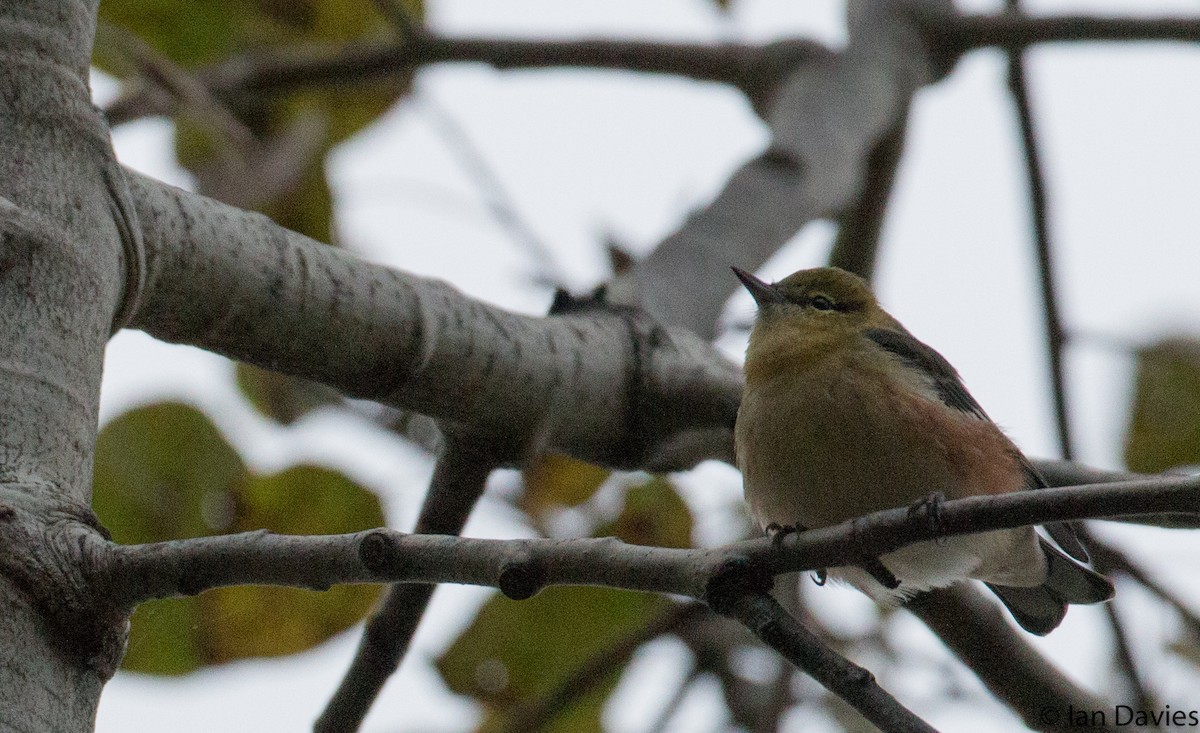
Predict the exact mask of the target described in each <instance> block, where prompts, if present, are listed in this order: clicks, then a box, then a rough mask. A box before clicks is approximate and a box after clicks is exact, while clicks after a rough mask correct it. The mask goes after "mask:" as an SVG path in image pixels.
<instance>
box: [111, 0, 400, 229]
mask: <svg viewBox="0 0 1200 733" xmlns="http://www.w3.org/2000/svg"><path fill="white" fill-rule="evenodd" d="M404 4H405V7H406V9H407V11H408V12H409V13H410V14H411V15H412V17H413V19H414V20H415V21H418V22H419V20H420V18H421V16H422V12H423V8H422V6H421V4H420V3H419V2H412V1H409V2H405V3H404ZM100 19H101V20H102V21H103V22H105V23H108V24H111V25H113V26H115V27H118V28H121V29H124V30H127V31H129V32H131V33H133V34H134V35H136V36H137V37H139V38H141V39H142V40H144V41H146V42H147V43H149V44H150V46H151V47H152V48H153V49H155V50H156V51H157V52H158V53H159V54H161V55H162V56H163V57H164V58H165V59H169V60H170V63H172V64H175V65H177V66H179V67H182V68H183V69H195V68H198V67H201V66H206V65H212V64H217V63H219V62H221V61H222V60H224V59H226V58H227V57H229V56H232V55H239V54H240V55H247V54H250V55H252V54H253V53H254V52H262V51H263V50H264V49H266V50H269V49H272V48H284V47H286V48H289V49H294V48H297V47H310V48H312V49H314V52H318V51H320V50H322V49H324V50H328V49H329V48H330V47H340V46H343V45H347V44H351V43H355V42H359V41H363V40H364V39H367V40H370V39H373V40H378V39H380V38H385V37H387V36H388V35H389V34H390V33H392V29H390V28H389V27H388V25H387V23H386V21H385V20H384V18H383V17H382V16H381V15H380V14H379V12H378V10H377V9H376V7H375V5H374V3H372V2H369V1H367V0H190V2H189V1H187V0H105V2H103V3H102V4H101V6H100ZM126 51H127V49H124V48H122V47H121V45H120V43H119V42H117V41H116V40H115V39H114V37H113V36H112V35H111V34H100V35H99V36H98V37H97V46H96V52H95V59H94V60H95V63H96V65H97V66H99V67H100V68H101V69H103V70H104V71H106V72H108V73H110V74H113V75H115V76H117V77H118V78H122V79H123V80H125V81H134V80H135V79H134V77H136V76H137V73H138V72H137V71H136V68H137V64H131V63H129V60H128V59H126V58H125V56H126ZM410 82H411V77H410V76H409V77H402V76H392V77H389V78H380V79H376V80H372V81H370V82H359V83H355V84H353V85H337V84H330V85H323V86H322V87H321V88H310V89H293V90H288V91H286V92H280V93H259V94H245V95H241V96H239V97H237V98H236V99H222V100H219V103H220V104H222V105H224V106H225V107H227V108H228V111H229V112H231V113H232V115H233V117H235V118H236V119H237V120H238V121H240V123H241V124H242V125H244V126H245V128H246V129H247V130H248V131H249V132H250V133H251V134H252V135H253V138H254V139H255V140H257V141H258V142H259V143H260V144H261V146H262V151H260V152H261V153H262V154H255V151H249V150H245V149H244V148H239V146H238V145H237V144H235V140H233V139H231V135H230V133H229V131H228V130H227V129H224V128H223V127H222V126H221V125H219V124H214V122H213V115H211V114H206V113H205V111H204V110H197V109H194V108H191V109H189V104H190V105H192V106H193V107H194V106H195V100H190V101H189V100H176V101H177V102H178V107H179V110H178V115H177V118H178V119H177V122H178V125H177V127H176V153H177V155H178V157H179V161H180V163H181V164H182V165H183V166H184V167H185V168H187V169H188V170H190V171H192V172H193V173H194V174H195V175H196V177H197V180H198V181H199V182H200V184H201V189H202V190H201V192H202V193H206V194H209V195H213V196H215V197H217V198H220V199H222V200H225V201H226V202H228V203H231V204H234V205H238V206H243V207H252V208H255V209H257V210H259V211H262V212H263V213H265V214H267V215H268V216H270V217H272V218H273V219H275V221H277V222H278V223H280V224H282V225H283V226H285V227H288V228H289V229H293V230H295V231H298V232H300V233H302V234H306V235H308V236H310V237H312V238H314V239H317V240H319V241H322V242H330V241H332V240H333V238H334V232H335V228H334V225H333V202H332V198H331V196H330V192H329V186H328V182H327V179H326V175H325V168H324V161H325V156H326V155H327V153H328V152H329V150H330V149H331V148H332V147H333V146H334V145H336V144H337V143H339V142H341V141H343V140H345V139H346V138H348V137H350V136H351V135H353V134H354V133H356V132H358V131H359V130H361V129H363V128H364V127H366V126H367V125H369V124H370V123H371V122H373V121H374V120H375V119H377V118H378V117H379V116H380V115H381V114H383V113H384V112H385V111H387V110H388V109H389V108H391V106H392V105H393V104H394V103H395V102H396V100H397V99H398V98H399V97H400V96H401V95H403V94H404V93H406V92H407V90H408V88H409V84H410ZM302 120H318V121H319V130H320V134H319V136H317V137H315V139H308V138H313V135H314V134H315V133H313V132H312V131H311V130H310V131H309V132H308V133H307V135H306V136H303V137H305V139H306V142H305V144H302V145H301V144H295V142H294V141H293V140H292V138H293V137H295V132H296V130H297V128H298V124H299V122H300V121H302ZM233 158H237V161H236V164H235V163H234V161H233ZM293 169H294V170H293Z"/></svg>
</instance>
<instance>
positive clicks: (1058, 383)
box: [1005, 0, 1157, 710]
mask: <svg viewBox="0 0 1200 733" xmlns="http://www.w3.org/2000/svg"><path fill="white" fill-rule="evenodd" d="M1005 8H1006V10H1007V16H1006V17H1010V18H1015V17H1020V16H1021V11H1020V2H1019V0H1005ZM1024 53H1025V52H1024V49H1021V48H1011V47H1010V48H1009V49H1008V89H1009V92H1010V93H1011V94H1012V97H1013V102H1014V104H1015V106H1016V113H1017V122H1018V129H1019V131H1020V137H1021V147H1022V149H1023V150H1024V153H1025V156H1024V158H1025V176H1026V181H1027V184H1028V187H1029V204H1030V209H1031V214H1032V219H1033V233H1034V248H1035V251H1036V255H1037V264H1038V284H1039V290H1040V294H1041V298H1042V314H1043V319H1044V323H1043V325H1044V328H1045V330H1046V358H1047V361H1048V363H1049V367H1050V384H1051V393H1052V395H1053V404H1054V424H1055V427H1056V429H1057V433H1058V450H1059V454H1060V455H1061V456H1062V457H1063V459H1065V460H1068V461H1070V460H1072V459H1074V457H1075V456H1074V450H1073V441H1072V437H1071V422H1070V411H1069V409H1068V405H1067V380H1066V370H1065V367H1064V364H1063V360H1064V352H1065V350H1066V347H1067V332H1066V328H1065V327H1064V326H1063V322H1062V315H1061V313H1060V311H1059V306H1058V299H1057V288H1056V287H1055V280H1054V261H1053V257H1052V251H1051V244H1050V221H1049V218H1050V217H1049V204H1048V194H1047V191H1046V174H1045V170H1044V165H1043V163H1042V159H1041V153H1040V152H1039V149H1038V141H1037V131H1036V129H1035V128H1034V121H1033V105H1032V103H1031V102H1030V99H1029V81H1028V78H1027V75H1026V71H1025V58H1024ZM1117 603H1118V601H1116V600H1113V601H1112V602H1111V603H1108V604H1105V607H1104V612H1105V618H1106V619H1107V621H1108V626H1109V629H1111V631H1112V637H1113V647H1114V649H1113V651H1114V657H1115V660H1116V667H1117V669H1118V671H1119V672H1120V674H1121V676H1122V677H1124V678H1125V680H1126V682H1127V684H1128V686H1129V688H1130V689H1131V690H1132V693H1133V695H1132V698H1133V702H1135V703H1136V704H1137V706H1138V709H1139V710H1154V709H1156V708H1157V706H1156V705H1155V704H1154V700H1153V696H1152V695H1151V694H1150V692H1149V691H1148V689H1147V687H1146V685H1145V680H1144V679H1143V677H1142V674H1141V673H1140V671H1139V670H1138V668H1137V660H1136V659H1135V658H1134V656H1133V651H1132V649H1130V646H1129V637H1128V634H1126V632H1125V627H1124V625H1123V624H1122V622H1121V617H1120V615H1119V614H1118V613H1117Z"/></svg>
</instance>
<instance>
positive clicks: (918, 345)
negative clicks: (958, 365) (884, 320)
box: [866, 328, 991, 421]
mask: <svg viewBox="0 0 1200 733" xmlns="http://www.w3.org/2000/svg"><path fill="white" fill-rule="evenodd" d="M866 336H867V338H869V339H871V340H872V341H874V342H875V343H876V344H877V345H878V346H879V347H880V348H882V349H883V350H884V351H887V352H888V353H890V354H893V355H895V356H897V357H899V358H900V360H901V361H903V362H904V363H905V364H907V365H908V366H910V367H912V368H913V369H916V370H917V371H919V372H921V373H922V374H924V375H925V376H926V377H928V378H929V381H930V384H931V385H932V386H933V388H934V390H936V391H937V395H938V397H939V398H941V400H942V402H944V403H945V404H946V405H948V406H950V407H953V408H954V409H956V410H961V411H962V412H965V413H967V414H969V415H974V416H975V417H977V418H979V419H981V420H988V421H990V420H991V418H989V417H988V416H987V413H986V412H984V411H983V407H981V406H980V405H979V403H978V402H976V401H975V398H974V397H972V396H971V393H970V392H968V391H967V388H966V387H965V386H963V383H962V379H961V378H959V376H958V372H956V371H955V370H954V367H953V366H951V365H950V362H948V361H946V357H944V356H942V355H941V354H939V353H938V352H937V351H936V350H935V349H934V348H933V347H932V346H930V345H928V344H926V343H922V342H921V341H920V340H919V339H917V337H916V336H913V335H912V334H911V333H909V332H907V331H897V330H895V329H891V328H869V329H867V331H866Z"/></svg>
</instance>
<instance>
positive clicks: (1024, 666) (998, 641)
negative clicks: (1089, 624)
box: [905, 585, 1119, 733]
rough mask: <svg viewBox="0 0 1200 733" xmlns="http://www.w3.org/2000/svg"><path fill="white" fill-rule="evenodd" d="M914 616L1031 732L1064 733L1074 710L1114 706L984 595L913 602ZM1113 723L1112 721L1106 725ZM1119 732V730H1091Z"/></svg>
mask: <svg viewBox="0 0 1200 733" xmlns="http://www.w3.org/2000/svg"><path fill="white" fill-rule="evenodd" d="M905 608H906V609H908V610H909V611H912V612H913V613H914V614H916V616H917V617H918V618H920V619H921V621H923V622H924V623H925V625H926V626H928V627H929V629H930V630H931V631H933V633H935V634H937V636H938V637H939V638H940V639H941V640H942V641H943V642H944V643H945V644H946V646H947V647H948V648H949V649H950V651H951V652H953V653H954V655H955V656H957V657H958V658H959V659H960V660H962V662H963V663H964V664H966V665H967V666H968V667H969V668H970V669H971V671H972V672H974V673H975V675H976V676H977V677H978V678H979V680H980V681H981V682H983V684H984V685H985V686H986V687H987V688H988V689H989V690H990V691H991V692H992V694H993V695H995V696H996V699H998V700H1000V701H1001V702H1003V703H1004V704H1005V705H1007V706H1008V707H1009V708H1011V709H1012V710H1013V711H1014V712H1016V713H1017V714H1018V715H1020V716H1021V719H1022V720H1024V721H1025V724H1026V725H1027V726H1029V727H1030V728H1032V729H1033V730H1040V731H1054V732H1061V731H1063V730H1064V729H1065V727H1068V726H1069V724H1070V722H1071V719H1070V717H1069V716H1070V714H1071V710H1072V709H1074V710H1104V709H1106V708H1109V707H1110V706H1109V705H1108V704H1107V703H1106V702H1105V701H1104V700H1102V699H1100V698H1098V697H1096V696H1095V695H1093V694H1091V693H1090V692H1088V691H1087V690H1085V689H1083V688H1081V687H1079V686H1077V685H1076V684H1075V683H1074V682H1072V681H1071V680H1070V679H1069V678H1068V677H1066V676H1065V675H1063V674H1062V673H1061V672H1060V671H1059V670H1058V669H1057V668H1056V667H1055V666H1054V665H1053V664H1051V663H1050V662H1049V661H1047V660H1046V659H1045V658H1044V657H1043V656H1041V655H1040V654H1039V653H1038V652H1037V650H1036V649H1034V648H1033V647H1032V646H1031V645H1030V644H1029V642H1028V641H1026V639H1025V637H1024V636H1023V635H1022V634H1021V633H1020V632H1018V631H1017V630H1015V629H1013V628H1012V627H1011V626H1010V625H1009V623H1008V622H1007V621H1006V620H1005V618H1004V612H1003V611H1001V610H1000V607H999V605H998V604H996V603H992V602H991V601H989V600H988V599H986V598H984V597H983V594H982V592H981V591H980V590H978V589H976V588H973V587H971V586H968V585H957V586H953V587H951V588H945V589H942V590H938V591H932V592H930V593H922V594H920V595H918V596H916V597H915V598H913V599H912V600H910V601H909V602H908V603H907V604H906V605H905ZM1107 722H1110V721H1106V723H1107ZM1088 730H1105V731H1112V733H1117V731H1118V730H1119V729H1117V728H1116V727H1097V728H1092V727H1089V728H1088Z"/></svg>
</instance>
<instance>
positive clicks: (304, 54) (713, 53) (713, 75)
mask: <svg viewBox="0 0 1200 733" xmlns="http://www.w3.org/2000/svg"><path fill="white" fill-rule="evenodd" d="M829 55H830V51H829V50H828V49H826V48H825V47H823V46H821V45H820V44H817V43H813V42H811V41H804V40H786V41H778V42H775V43H772V44H768V45H765V46H761V45H743V44H732V43H731V44H721V45H716V46H714V45H711V44H709V45H706V44H695V43H661V42H653V41H626V40H607V39H605V40H599V39H598V40H582V41H545V40H516V39H512V40H509V39H502V40H501V39H493V38H447V37H444V36H434V35H429V34H418V35H417V36H415V37H414V39H413V40H412V41H411V42H408V43H404V44H392V45H386V46H353V47H350V48H347V49H344V50H342V51H340V52H337V53H333V54H316V55H315V54H314V53H313V52H312V51H311V49H294V50H292V51H283V52H277V53H270V54H263V53H257V54H255V55H253V56H238V57H233V58H230V59H228V60H226V61H223V62H221V63H218V64H216V65H213V66H210V67H207V68H204V69H201V70H198V71H197V76H198V77H199V78H200V79H202V80H203V81H204V82H205V83H206V84H207V85H208V87H209V89H211V90H212V92H213V94H216V95H217V96H219V97H225V96H237V95H240V94H249V95H261V94H280V93H285V92H289V91H293V90H296V89H304V88H312V87H323V86H328V85H331V84H337V85H344V84H354V83H364V82H370V81H372V80H375V79H380V78H389V77H393V76H396V75H398V74H407V73H409V72H410V71H411V70H412V68H413V67H414V66H424V65H426V64H433V63H439V62H444V61H452V62H457V63H472V62H475V63H484V64H488V65H490V66H492V67H494V68H497V69H539V68H551V67H581V68H597V69H615V70H621V71H634V72H641V73H659V74H673V75H677V76H685V77H688V78H691V79H696V80H699V81H713V82H723V83H726V84H732V85H734V86H736V87H738V88H739V89H741V90H742V91H744V92H745V93H746V94H747V96H749V97H750V98H751V100H761V99H765V98H767V97H769V96H770V91H771V90H772V89H774V87H775V86H776V85H777V84H778V82H779V79H780V78H781V77H782V75H783V74H785V73H787V71H789V70H790V69H792V68H793V67H794V66H795V65H796V64H799V63H806V62H809V61H813V60H818V59H824V58H827V57H829ZM105 112H106V114H107V116H108V119H109V121H110V124H112V125H114V126H115V125H119V124H121V123H124V122H129V121H131V120H133V119H136V118H138V117H142V116H146V115H150V114H164V113H165V112H166V111H165V110H162V109H159V108H157V105H156V100H155V99H154V98H152V97H149V96H148V95H147V94H146V91H145V90H133V91H132V92H131V93H130V94H128V95H123V96H122V97H120V98H118V99H117V100H116V101H115V102H114V103H113V104H112V105H110V106H109V108H108V109H107V110H105Z"/></svg>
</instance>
